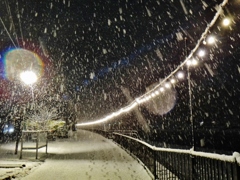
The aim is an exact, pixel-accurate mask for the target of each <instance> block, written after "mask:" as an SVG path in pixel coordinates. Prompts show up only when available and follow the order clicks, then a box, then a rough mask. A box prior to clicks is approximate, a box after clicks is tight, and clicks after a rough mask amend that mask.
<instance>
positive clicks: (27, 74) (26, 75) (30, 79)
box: [20, 71, 37, 109]
mask: <svg viewBox="0 0 240 180" xmlns="http://www.w3.org/2000/svg"><path fill="white" fill-rule="evenodd" d="M20 78H21V80H22V81H23V82H24V83H25V84H26V85H29V86H30V87H31V90H32V99H33V108H34V109H35V105H34V94H33V86H32V85H33V84H34V83H35V82H37V75H36V74H35V73H34V72H33V71H23V72H22V73H21V74H20Z"/></svg>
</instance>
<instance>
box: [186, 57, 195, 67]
mask: <svg viewBox="0 0 240 180" xmlns="http://www.w3.org/2000/svg"><path fill="white" fill-rule="evenodd" d="M186 64H187V66H196V65H197V64H198V61H197V60H196V59H194V58H193V59H191V60H190V59H189V60H188V61H187V63H186Z"/></svg>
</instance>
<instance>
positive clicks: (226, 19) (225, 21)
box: [222, 18, 231, 26]
mask: <svg viewBox="0 0 240 180" xmlns="http://www.w3.org/2000/svg"><path fill="white" fill-rule="evenodd" d="M230 22H231V21H230V19H229V18H224V19H223V22H222V24H223V26H229V24H230Z"/></svg>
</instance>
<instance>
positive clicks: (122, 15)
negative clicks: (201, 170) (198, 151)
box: [0, 0, 240, 150]
mask: <svg viewBox="0 0 240 180" xmlns="http://www.w3.org/2000/svg"><path fill="white" fill-rule="evenodd" d="M220 3H222V1H221V0H211V1H197V0H193V1H188V0H171V1H170V0H159V1H156V0H136V1H133V0H118V1H114V2H113V1H110V0H97V1H90V0H81V1H79V0H78V1H77V0H49V1H43V0H39V1H34V2H29V1H28V2H26V1H23V0H3V1H1V2H0V7H1V12H0V16H1V19H2V22H1V24H0V27H1V28H0V43H1V44H0V50H1V52H2V55H1V57H2V61H3V54H4V52H6V50H7V49H9V48H14V44H13V42H12V41H11V39H10V37H9V35H8V33H7V31H6V29H5V28H4V26H3V24H4V25H5V27H6V28H7V29H8V31H9V34H10V36H11V38H12V39H13V41H14V43H15V45H16V47H21V48H23V45H22V42H23V41H25V42H26V44H25V48H27V49H29V50H31V51H34V52H36V53H38V54H39V56H40V57H41V58H42V59H43V61H44V62H45V64H46V66H45V67H44V68H45V75H44V76H45V77H47V78H48V79H51V77H53V74H54V76H55V75H56V74H59V75H62V76H63V77H64V81H63V82H62V83H63V84H64V86H65V87H66V90H65V93H63V96H62V98H65V99H67V100H73V101H74V102H75V103H78V104H79V106H80V108H79V109H80V117H79V119H78V121H79V122H85V121H88V120H94V119H97V118H101V117H103V116H105V115H107V114H109V113H111V112H113V111H116V110H118V109H119V108H122V107H124V106H126V105H127V104H129V101H128V100H127V98H126V97H125V96H124V94H123V92H122V91H121V88H120V87H121V86H123V87H126V88H128V89H129V91H130V94H131V96H132V97H133V98H136V97H139V96H140V95H142V94H144V93H145V92H146V88H147V87H149V86H150V85H152V84H153V83H159V82H160V80H161V79H164V78H165V77H166V76H168V75H169V74H170V73H171V72H172V71H174V69H175V68H177V67H178V66H179V65H180V64H181V62H183V61H184V60H185V58H186V57H187V56H188V54H189V53H190V52H191V51H192V49H193V48H194V47H195V46H196V44H197V42H198V40H199V39H200V37H201V35H202V33H203V32H204V30H205V29H206V28H207V26H208V25H209V23H210V22H211V20H212V19H213V17H214V15H215V14H216V12H217V11H216V6H217V5H219V4H220ZM239 7H240V2H239V0H229V3H228V4H227V5H226V8H224V10H223V13H222V15H220V17H219V18H218V20H217V21H216V23H215V24H214V25H213V26H212V27H211V28H210V30H209V32H208V34H213V35H215V37H216V39H217V41H216V43H215V44H214V45H211V46H210V45H204V44H203V43H201V45H200V47H199V48H203V49H205V50H206V56H205V57H203V58H199V59H198V60H199V65H198V66H196V67H191V68H190V72H191V91H192V107H193V119H194V123H195V124H194V127H195V129H196V132H197V133H196V136H197V138H198V139H199V138H200V139H201V138H205V139H206V145H208V146H209V148H212V149H214V148H221V146H224V144H225V143H226V142H227V138H228V137H231V138H232V142H230V143H229V142H228V143H227V144H226V146H227V148H228V149H235V150H236V148H239V147H234V146H233V144H234V143H235V144H236V143H239V140H237V137H239V131H240V129H239V128H240V126H239V107H240V105H239V91H240V90H239V82H238V81H239V73H240V63H239V57H240V48H239V42H240V29H239V27H240V14H239ZM224 16H228V17H230V18H232V22H231V25H230V26H229V27H222V25H221V21H222V19H223V17H224ZM11 17H12V18H11ZM11 22H12V23H11ZM3 69H4V68H3V63H2V65H1V75H2V78H1V79H2V80H1V81H2V82H3V81H4V82H5V84H6V81H7V79H5V78H4V75H3V74H4V70H3ZM181 70H183V71H184V72H185V73H186V68H184V67H183V68H181ZM9 83H11V82H9ZM4 87H5V86H4V85H3V84H2V85H1V88H2V89H1V92H4ZM174 88H175V90H176V94H177V96H176V103H175V106H174V107H173V109H172V110H171V111H170V112H168V113H167V114H164V115H156V114H154V113H152V112H151V111H148V110H147V109H146V108H145V107H144V106H141V107H139V110H140V111H141V113H142V114H143V116H144V117H145V118H146V120H147V122H148V123H149V124H150V127H151V129H152V132H157V133H156V134H154V133H152V134H151V138H150V139H151V140H152V141H161V142H167V143H168V144H174V143H175V144H176V143H177V144H180V145H189V141H190V140H189V139H188V138H189V132H190V122H189V116H190V114H189V94H188V93H189V89H188V82H187V80H186V79H185V80H182V81H181V82H179V83H177V84H176V85H175V87H174ZM121 118H122V119H124V120H125V119H126V122H127V123H128V124H130V126H131V125H132V126H131V127H132V128H133V129H134V128H135V127H136V128H137V125H136V117H134V115H132V114H128V115H125V116H124V117H121ZM129 118H130V119H132V120H129ZM118 120H119V119H118ZM111 123H113V124H114V123H116V121H111ZM223 131H224V132H223ZM205 132H207V133H205ZM174 133H175V135H174V136H170V134H174ZM204 133H205V136H208V137H209V136H211V135H213V138H208V137H203V134H204ZM216 134H217V136H216ZM179 136H180V137H179ZM176 137H177V138H176ZM215 137H219V138H220V139H221V140H220V141H219V142H217V140H216V139H215ZM197 144H198V142H197ZM213 144H214V145H213ZM216 144H217V145H216ZM239 144H240V143H239ZM215 146H217V147H215ZM229 147H230V148H229ZM223 149H224V148H223Z"/></svg>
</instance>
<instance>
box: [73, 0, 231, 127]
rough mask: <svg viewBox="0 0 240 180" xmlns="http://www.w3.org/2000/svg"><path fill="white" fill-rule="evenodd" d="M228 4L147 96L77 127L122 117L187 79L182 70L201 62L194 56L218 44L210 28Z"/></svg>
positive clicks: (228, 23) (227, 23)
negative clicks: (178, 62) (194, 44)
mask: <svg viewBox="0 0 240 180" xmlns="http://www.w3.org/2000/svg"><path fill="white" fill-rule="evenodd" d="M227 3H228V0H224V1H223V2H222V3H221V5H219V7H217V12H216V14H215V16H214V17H213V19H212V21H211V22H210V23H209V24H208V26H207V27H206V29H205V31H204V32H203V33H202V35H201V37H200V39H199V40H198V42H197V44H196V46H195V47H194V48H193V49H192V51H191V52H190V53H189V55H188V56H187V57H186V59H185V60H184V61H183V62H182V63H181V64H180V65H179V66H178V67H177V68H176V69H175V70H174V71H172V72H171V73H170V74H169V75H168V76H167V77H165V78H164V79H163V80H162V81H161V82H160V83H158V84H157V85H156V86H155V87H154V88H153V89H151V90H149V91H148V92H146V93H145V94H143V95H142V96H140V97H137V98H136V99H135V100H134V101H132V102H131V103H130V104H129V105H127V106H125V107H123V108H121V109H120V110H118V111H115V112H113V113H111V114H109V115H107V116H105V117H104V118H101V119H98V120H93V121H89V122H84V123H77V124H76V126H88V125H94V124H99V123H103V122H106V121H108V120H111V119H113V118H115V117H117V116H120V115H122V114H123V113H128V112H130V111H131V110H133V109H134V108H135V107H137V106H139V105H141V104H143V103H146V102H148V101H149V100H151V99H152V98H154V97H156V96H158V95H160V93H163V92H164V91H165V90H166V89H169V88H171V87H172V86H173V85H175V84H176V83H177V82H180V80H182V79H184V78H185V74H184V73H183V72H182V71H181V69H182V68H183V67H184V66H187V67H188V68H189V67H190V66H192V67H194V66H196V65H198V63H199V61H198V60H197V58H195V57H196V56H194V54H196V55H197V56H198V57H200V58H201V57H203V56H205V54H206V52H205V51H204V50H202V49H199V47H200V45H201V44H204V45H212V44H214V43H215V42H216V39H215V37H214V36H211V35H210V34H209V30H210V28H211V27H212V26H213V25H214V24H215V23H216V21H217V19H218V18H219V17H220V16H221V15H222V16H224V14H223V8H224V7H225V6H226V4H227ZM230 23H231V20H230V19H229V18H228V17H224V19H223V21H222V25H223V26H229V25H230Z"/></svg>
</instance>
